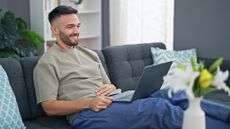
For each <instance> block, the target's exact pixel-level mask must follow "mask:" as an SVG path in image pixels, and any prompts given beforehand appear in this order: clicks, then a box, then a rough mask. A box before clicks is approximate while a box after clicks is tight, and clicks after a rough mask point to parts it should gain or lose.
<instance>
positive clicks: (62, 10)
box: [48, 5, 78, 24]
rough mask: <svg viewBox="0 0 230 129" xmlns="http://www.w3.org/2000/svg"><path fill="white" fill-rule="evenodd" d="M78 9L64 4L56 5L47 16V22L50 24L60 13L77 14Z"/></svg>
mask: <svg viewBox="0 0 230 129" xmlns="http://www.w3.org/2000/svg"><path fill="white" fill-rule="evenodd" d="M77 13H78V11H77V10H76V9H74V8H72V7H70V6H66V5H60V6H57V7H56V8H54V9H53V10H52V11H51V12H50V13H49V16H48V19H49V22H50V24H52V22H53V21H54V20H55V19H56V18H58V17H60V16H61V15H65V14H77Z"/></svg>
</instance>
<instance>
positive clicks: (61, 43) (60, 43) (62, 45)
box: [56, 41, 72, 50]
mask: <svg viewBox="0 0 230 129" xmlns="http://www.w3.org/2000/svg"><path fill="white" fill-rule="evenodd" d="M56 44H57V45H58V46H59V47H61V48H62V49H65V50H69V49H71V48H72V47H71V46H68V45H66V44H65V43H63V42H58V41H57V42H56Z"/></svg>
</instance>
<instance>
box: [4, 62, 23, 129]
mask: <svg viewBox="0 0 230 129" xmlns="http://www.w3.org/2000/svg"><path fill="white" fill-rule="evenodd" d="M0 129H25V126H24V124H23V122H22V118H21V115H20V112H19V109H18V105H17V102H16V98H15V96H14V92H13V90H12V88H11V86H10V83H9V80H8V77H7V74H6V72H5V71H4V69H3V68H2V66H1V65H0Z"/></svg>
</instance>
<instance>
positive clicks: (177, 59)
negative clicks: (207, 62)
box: [151, 47, 197, 89]
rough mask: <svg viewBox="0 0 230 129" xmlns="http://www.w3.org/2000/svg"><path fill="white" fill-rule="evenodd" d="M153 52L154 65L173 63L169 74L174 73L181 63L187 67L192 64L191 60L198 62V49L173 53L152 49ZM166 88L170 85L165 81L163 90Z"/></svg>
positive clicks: (171, 51)
mask: <svg viewBox="0 0 230 129" xmlns="http://www.w3.org/2000/svg"><path fill="white" fill-rule="evenodd" d="M151 52H152V57H153V60H154V65H157V64H162V63H166V62H170V61H173V63H172V65H171V67H170V69H169V71H168V74H171V73H173V72H174V70H175V69H176V68H177V65H178V64H179V63H183V64H185V65H187V64H189V63H190V60H191V58H194V59H195V60H197V56H196V49H187V50H179V51H173V50H165V49H160V48H158V47H156V48H155V47H151ZM166 87H168V83H167V82H166V81H164V82H163V84H162V86H161V89H163V88H166Z"/></svg>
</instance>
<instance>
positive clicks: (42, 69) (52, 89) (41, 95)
mask: <svg viewBox="0 0 230 129" xmlns="http://www.w3.org/2000/svg"><path fill="white" fill-rule="evenodd" d="M33 74H34V76H33V78H34V86H35V92H36V97H37V103H40V102H43V101H46V100H57V96H58V87H59V81H58V75H57V71H56V69H55V67H54V65H52V64H49V63H38V64H37V66H36V67H35V69H34V71H33Z"/></svg>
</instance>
